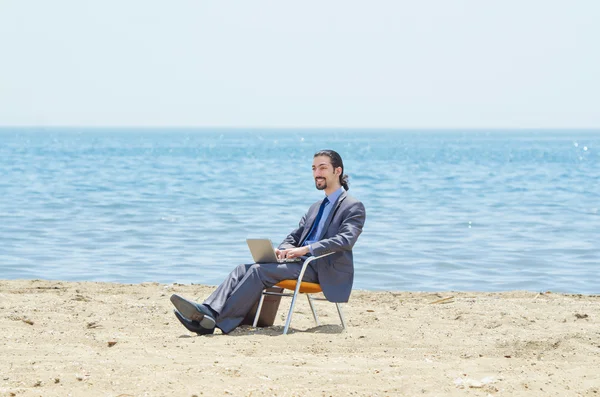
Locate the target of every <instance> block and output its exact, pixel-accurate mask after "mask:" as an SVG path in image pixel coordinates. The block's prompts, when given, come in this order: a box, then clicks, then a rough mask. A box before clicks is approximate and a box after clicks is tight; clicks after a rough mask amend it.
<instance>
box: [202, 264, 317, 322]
mask: <svg viewBox="0 0 600 397" xmlns="http://www.w3.org/2000/svg"><path fill="white" fill-rule="evenodd" d="M300 270H302V262H291V263H251V264H246V265H239V266H237V267H236V268H235V269H234V270H233V271H232V272H231V273H229V276H227V278H226V279H225V281H223V283H221V285H219V286H218V287H217V289H216V290H215V291H214V292H213V293H212V294H211V295H210V296H209V297H208V298H207V299H206V300H205V301H204V305H207V306H210V308H211V309H213V310H214V311H215V312H217V318H216V322H217V327H219V328H220V329H221V331H223V332H224V333H226V334H227V333H229V332H231V331H233V330H234V329H235V328H236V327H237V326H238V325H240V323H241V322H242V321H243V320H244V318H245V317H246V314H248V312H249V311H250V310H251V309H252V306H254V304H255V303H256V302H257V301H258V299H260V295H261V293H262V291H263V289H265V288H269V287H272V286H274V285H275V284H277V283H278V282H280V281H282V280H289V279H297V278H298V276H299V275H300ZM303 281H308V282H313V283H316V282H318V279H317V273H316V272H315V271H314V269H313V268H312V267H310V265H309V266H307V268H306V271H305V272H304V277H303Z"/></svg>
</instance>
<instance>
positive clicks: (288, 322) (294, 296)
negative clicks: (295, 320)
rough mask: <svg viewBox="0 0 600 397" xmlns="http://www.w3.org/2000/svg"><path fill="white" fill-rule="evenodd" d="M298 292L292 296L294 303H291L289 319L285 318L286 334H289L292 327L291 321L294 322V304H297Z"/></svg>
mask: <svg viewBox="0 0 600 397" xmlns="http://www.w3.org/2000/svg"><path fill="white" fill-rule="evenodd" d="M297 289H298V288H297ZM297 289H296V290H297ZM296 292H297V291H296ZM296 292H294V295H293V296H292V303H291V304H290V312H289V313H288V316H287V320H285V328H283V334H284V335H286V334H287V332H288V329H289V328H290V323H291V322H292V314H294V305H295V304H296V298H297V297H298V294H297V293H296Z"/></svg>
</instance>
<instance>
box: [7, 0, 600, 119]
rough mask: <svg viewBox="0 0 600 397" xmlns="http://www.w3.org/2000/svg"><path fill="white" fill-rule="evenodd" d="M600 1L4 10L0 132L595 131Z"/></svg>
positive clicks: (81, 4)
mask: <svg viewBox="0 0 600 397" xmlns="http://www.w3.org/2000/svg"><path fill="white" fill-rule="evenodd" d="M598 21H600V1H597V0H589V1H586V0H571V1H568V0H564V1H555V0H503V1H482V0H462V1H461V0H437V1H433V0H419V1H415V0H410V1H404V0H371V1H364V0H360V1H357V0H327V1H323V0H319V1H316V0H303V1H288V0H253V1H249V0H245V1H239V0H238V1H235V0H231V1H218V0H213V1H205V0H175V1H156V0H125V1H124V0H96V1H90V0H53V1H47V0H0V125H2V126H20V125H24V126H93V127H102V126H142V127H162V126H188V127H275V128H277V127H296V128H308V127H321V128H323V127H325V128H327V127H344V128H405V129H406V128H409V129H412V128H415V129H418V128H600V72H599V71H600V44H599V43H600V23H598Z"/></svg>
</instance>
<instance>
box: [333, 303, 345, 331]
mask: <svg viewBox="0 0 600 397" xmlns="http://www.w3.org/2000/svg"><path fill="white" fill-rule="evenodd" d="M335 307H337V311H338V314H339V315H340V320H341V321H342V328H343V329H346V322H345V321H344V313H343V312H342V305H341V304H340V303H336V304H335Z"/></svg>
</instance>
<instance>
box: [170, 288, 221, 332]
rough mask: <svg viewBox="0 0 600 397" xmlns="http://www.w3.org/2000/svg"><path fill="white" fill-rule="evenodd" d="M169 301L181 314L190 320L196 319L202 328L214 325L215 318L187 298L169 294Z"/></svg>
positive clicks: (209, 327)
mask: <svg viewBox="0 0 600 397" xmlns="http://www.w3.org/2000/svg"><path fill="white" fill-rule="evenodd" d="M171 303H172V304H173V306H175V308H176V309H177V311H178V312H179V313H181V315H182V316H184V317H186V318H189V319H190V320H192V321H198V322H199V323H200V326H201V327H202V328H206V329H211V328H214V327H215V325H216V323H215V319H214V318H212V317H210V316H207V315H205V314H204V313H202V312H201V311H200V310H198V308H197V307H196V305H194V304H193V303H191V302H190V301H188V300H187V299H184V298H182V297H181V296H179V295H171Z"/></svg>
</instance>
